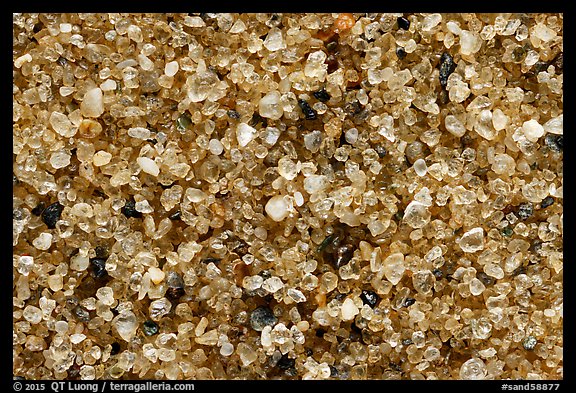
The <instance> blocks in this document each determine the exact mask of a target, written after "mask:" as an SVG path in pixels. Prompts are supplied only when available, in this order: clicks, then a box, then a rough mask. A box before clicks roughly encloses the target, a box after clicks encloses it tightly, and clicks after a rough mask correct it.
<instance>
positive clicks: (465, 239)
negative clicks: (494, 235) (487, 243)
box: [458, 228, 484, 253]
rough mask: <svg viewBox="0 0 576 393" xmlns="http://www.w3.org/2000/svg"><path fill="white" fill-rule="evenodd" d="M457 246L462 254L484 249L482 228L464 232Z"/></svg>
mask: <svg viewBox="0 0 576 393" xmlns="http://www.w3.org/2000/svg"><path fill="white" fill-rule="evenodd" d="M458 245H459V246H460V248H461V249H462V251H464V252H469V253H473V252H477V251H480V250H483V249H484V229H483V228H472V229H470V230H469V231H467V232H465V233H464V234H463V235H462V237H461V238H460V240H459V241H458Z"/></svg>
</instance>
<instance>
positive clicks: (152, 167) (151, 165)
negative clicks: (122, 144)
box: [136, 157, 160, 176]
mask: <svg viewBox="0 0 576 393" xmlns="http://www.w3.org/2000/svg"><path fill="white" fill-rule="evenodd" d="M136 162H137V163H138V165H139V166H140V168H141V169H142V171H143V172H146V173H148V174H150V175H152V176H158V175H159V174H160V168H159V167H158V164H156V162H155V161H154V160H152V159H150V158H148V157H138V158H137V159H136Z"/></svg>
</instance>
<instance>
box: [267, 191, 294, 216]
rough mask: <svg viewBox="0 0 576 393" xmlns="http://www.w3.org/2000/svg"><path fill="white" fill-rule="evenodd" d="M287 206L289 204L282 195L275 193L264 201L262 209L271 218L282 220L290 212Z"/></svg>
mask: <svg viewBox="0 0 576 393" xmlns="http://www.w3.org/2000/svg"><path fill="white" fill-rule="evenodd" d="M289 207H290V205H289V204H288V202H287V201H286V198H285V197H284V196H283V195H276V196H273V197H272V198H270V199H269V200H268V202H266V206H265V207H264V210H265V211H266V214H267V215H268V216H269V217H270V218H271V219H272V220H274V221H283V220H284V219H285V218H286V217H288V215H289V214H290V211H289Z"/></svg>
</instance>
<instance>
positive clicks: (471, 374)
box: [460, 358, 487, 380]
mask: <svg viewBox="0 0 576 393" xmlns="http://www.w3.org/2000/svg"><path fill="white" fill-rule="evenodd" d="M486 373H487V369H486V365H485V364H484V362H483V361H482V360H481V359H478V358H472V359H469V360H467V361H465V362H464V363H463V364H462V366H461V367H460V379H467V380H479V379H485V378H486Z"/></svg>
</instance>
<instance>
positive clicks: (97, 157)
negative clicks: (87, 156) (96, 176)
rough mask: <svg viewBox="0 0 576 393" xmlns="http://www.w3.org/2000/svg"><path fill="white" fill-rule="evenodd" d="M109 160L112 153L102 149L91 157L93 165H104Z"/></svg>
mask: <svg viewBox="0 0 576 393" xmlns="http://www.w3.org/2000/svg"><path fill="white" fill-rule="evenodd" d="M110 160H112V154H110V153H108V152H107V151H104V150H100V151H98V152H96V154H94V156H93V157H92V162H93V164H94V166H104V165H106V164H108V163H109V162H110Z"/></svg>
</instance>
